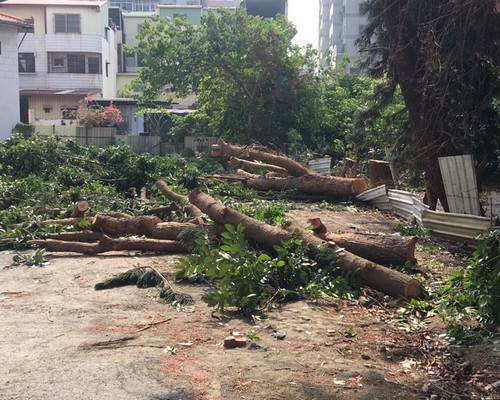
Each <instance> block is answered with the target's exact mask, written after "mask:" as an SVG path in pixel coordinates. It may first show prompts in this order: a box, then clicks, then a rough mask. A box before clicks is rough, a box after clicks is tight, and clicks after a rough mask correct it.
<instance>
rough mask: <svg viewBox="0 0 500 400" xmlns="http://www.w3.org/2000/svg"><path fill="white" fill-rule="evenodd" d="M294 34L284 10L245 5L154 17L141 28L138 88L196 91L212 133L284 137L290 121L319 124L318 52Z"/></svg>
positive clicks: (306, 127)
mask: <svg viewBox="0 0 500 400" xmlns="http://www.w3.org/2000/svg"><path fill="white" fill-rule="evenodd" d="M295 34H296V29H295V28H294V26H293V25H292V24H291V23H290V22H289V21H288V20H286V18H284V17H280V16H279V17H278V18H276V19H275V20H263V19H262V18H260V17H255V16H250V15H247V14H246V11H245V10H244V9H243V8H238V9H236V11H235V12H231V11H229V10H226V9H219V10H218V11H217V13H213V12H210V13H209V14H208V15H206V16H204V17H203V18H202V21H201V24H200V26H197V27H193V26H192V25H191V24H189V23H188V22H187V21H185V20H180V19H175V20H174V21H167V20H161V19H159V18H157V19H155V20H153V21H151V22H147V23H145V24H144V25H143V28H142V30H141V32H140V33H139V36H138V39H139V53H140V54H141V55H142V57H143V63H144V65H145V66H146V68H143V69H142V70H141V71H140V73H139V78H138V80H137V81H136V82H135V83H134V85H135V89H136V90H140V91H141V92H142V93H143V98H144V99H146V100H152V99H154V98H155V97H156V96H158V95H160V94H161V93H162V92H164V91H165V88H170V89H171V90H172V91H173V92H174V93H175V94H177V95H185V94H187V93H189V92H196V93H197V104H198V107H199V108H198V112H199V113H201V114H204V115H206V117H207V119H208V127H209V130H210V131H211V133H212V134H215V135H217V136H223V137H226V138H229V139H231V140H235V141H238V142H249V141H260V142H262V143H267V144H269V143H272V144H275V145H281V144H283V143H284V142H285V141H286V136H287V133H288V132H289V131H290V130H291V129H292V128H293V129H297V130H298V131H299V132H301V133H302V134H307V135H309V134H310V133H311V131H313V130H314V129H316V125H315V124H316V121H317V119H315V118H314V115H312V118H311V114H312V113H313V112H314V111H315V110H317V109H318V108H319V107H316V106H315V105H316V104H318V101H319V100H318V99H319V96H318V90H319V84H318V82H317V80H316V78H315V67H316V65H315V58H314V55H315V54H314V52H313V51H312V50H311V49H300V48H299V47H297V46H294V45H292V42H291V41H292V38H293V37H294V35H295Z"/></svg>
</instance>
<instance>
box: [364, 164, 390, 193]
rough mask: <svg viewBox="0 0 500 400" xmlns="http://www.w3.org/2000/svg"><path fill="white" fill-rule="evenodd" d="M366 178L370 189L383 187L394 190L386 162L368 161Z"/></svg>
mask: <svg viewBox="0 0 500 400" xmlns="http://www.w3.org/2000/svg"><path fill="white" fill-rule="evenodd" d="M368 176H369V177H370V187H372V188H374V187H377V186H380V185H385V186H386V187H387V188H389V189H394V181H393V179H392V172H391V167H390V165H389V163H388V162H387V161H382V160H368Z"/></svg>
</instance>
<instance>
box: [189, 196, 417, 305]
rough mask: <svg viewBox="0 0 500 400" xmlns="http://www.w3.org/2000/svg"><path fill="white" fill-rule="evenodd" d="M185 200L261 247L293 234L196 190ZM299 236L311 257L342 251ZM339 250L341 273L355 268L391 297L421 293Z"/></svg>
mask: <svg viewBox="0 0 500 400" xmlns="http://www.w3.org/2000/svg"><path fill="white" fill-rule="evenodd" d="M189 200H190V201H191V202H192V203H193V204H196V205H197V206H198V207H199V208H200V209H201V210H202V211H203V212H205V213H206V214H207V215H208V216H209V217H210V218H211V219H212V220H214V221H216V222H218V223H221V224H231V225H233V226H237V225H238V224H242V225H243V226H245V236H246V237H247V238H248V239H250V240H253V241H255V242H257V243H260V244H263V245H265V246H268V247H272V246H274V245H281V243H282V242H283V241H286V240H290V239H291V238H292V237H293V232H289V231H287V230H285V229H282V228H279V227H275V226H271V225H268V224H266V223H264V222H261V221H258V220H255V219H253V218H251V217H248V216H246V215H244V214H241V213H239V212H237V211H235V210H233V209H231V208H228V207H225V206H224V205H223V204H222V203H219V202H218V201H216V200H215V199H213V198H212V197H211V196H209V195H207V194H205V193H203V192H202V191H201V190H199V189H195V190H193V191H192V192H191V194H190V195H189ZM301 238H302V240H304V241H305V242H307V243H308V244H309V252H310V255H311V256H312V257H315V256H316V255H317V254H318V252H319V250H320V249H321V248H324V247H329V248H331V249H332V250H333V251H342V250H341V249H340V248H339V247H338V246H336V245H334V244H332V243H328V242H325V241H323V240H321V239H320V238H318V237H316V236H314V235H313V234H312V233H311V232H307V231H302V232H301ZM342 252H343V257H342V261H341V264H340V268H341V270H342V271H344V272H355V271H358V270H359V273H360V277H361V279H362V280H363V282H364V283H365V284H366V285H368V286H370V287H371V288H373V289H376V290H379V291H381V292H383V293H386V294H388V295H391V296H394V297H399V296H405V297H420V295H421V294H422V293H421V284H420V282H419V281H418V280H416V279H413V278H411V277H409V276H407V275H405V274H402V273H401V272H398V271H395V270H391V269H389V268H386V267H384V266H382V265H378V264H375V263H372V262H370V261H368V260H366V259H363V258H361V257H358V256H356V255H354V254H352V253H349V252H347V251H342Z"/></svg>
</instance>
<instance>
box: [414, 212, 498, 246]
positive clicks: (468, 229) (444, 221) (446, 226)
mask: <svg viewBox="0 0 500 400" xmlns="http://www.w3.org/2000/svg"><path fill="white" fill-rule="evenodd" d="M422 222H423V225H424V228H425V229H428V230H430V231H431V232H432V233H434V234H436V235H438V236H443V237H446V238H451V239H458V240H467V241H474V240H476V239H477V237H478V236H479V235H481V234H483V233H487V232H488V231H489V229H490V219H489V218H486V217H478V216H476V215H466V214H456V213H443V212H438V211H431V210H423V211H422Z"/></svg>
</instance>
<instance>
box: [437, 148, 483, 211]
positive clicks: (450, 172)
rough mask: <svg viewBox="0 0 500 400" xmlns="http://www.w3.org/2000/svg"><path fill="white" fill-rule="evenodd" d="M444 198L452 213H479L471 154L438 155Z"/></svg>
mask: <svg viewBox="0 0 500 400" xmlns="http://www.w3.org/2000/svg"><path fill="white" fill-rule="evenodd" d="M439 168H440V169H441V176H442V177H443V183H444V189H445V191H446V198H447V199H448V205H449V207H450V211H451V212H452V213H457V214H470V215H481V210H480V206H479V193H478V190H477V181H476V172H475V168H474V157H473V156H472V154H466V155H463V156H453V157H440V158H439Z"/></svg>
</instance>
